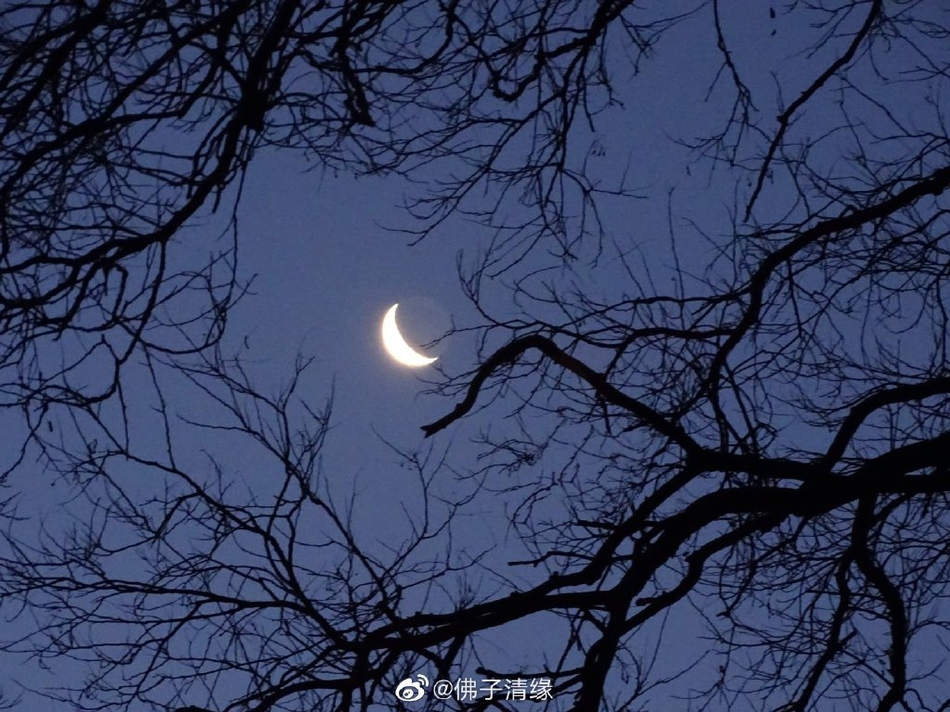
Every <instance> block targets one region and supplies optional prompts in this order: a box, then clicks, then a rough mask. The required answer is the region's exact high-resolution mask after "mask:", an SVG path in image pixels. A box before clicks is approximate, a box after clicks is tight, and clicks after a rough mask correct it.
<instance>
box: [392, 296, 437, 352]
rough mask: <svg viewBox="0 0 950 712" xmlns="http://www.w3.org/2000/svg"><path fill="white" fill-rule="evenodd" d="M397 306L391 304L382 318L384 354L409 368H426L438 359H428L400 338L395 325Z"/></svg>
mask: <svg viewBox="0 0 950 712" xmlns="http://www.w3.org/2000/svg"><path fill="white" fill-rule="evenodd" d="M398 306H399V305H398V304H393V305H392V306H391V307H389V311H388V312H386V316H384V317H383V328H382V336H383V347H384V348H385V349H386V352H387V353H388V354H389V355H390V356H392V357H393V360H395V361H397V362H398V363H401V364H402V365H403V366H409V367H410V368H419V367H420V366H428V365H429V364H430V363H433V362H435V360H436V358H438V357H436V358H429V357H428V356H425V355H423V354H421V353H419V352H418V351H416V350H415V349H414V348H412V347H411V346H410V345H409V344H408V343H406V340H405V339H404V338H402V334H400V333H399V326H398V325H397V324H396V307H398Z"/></svg>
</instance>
